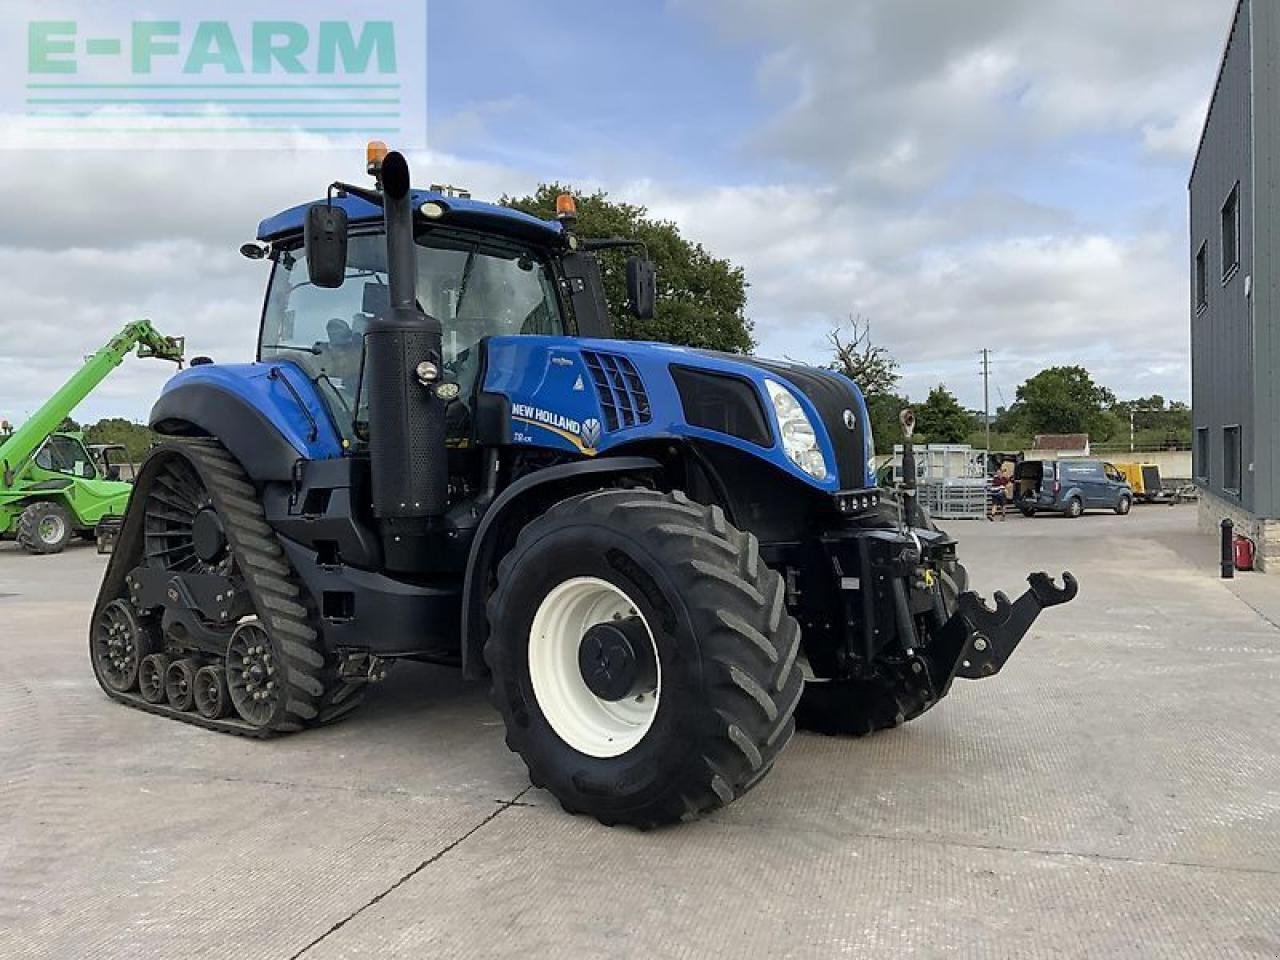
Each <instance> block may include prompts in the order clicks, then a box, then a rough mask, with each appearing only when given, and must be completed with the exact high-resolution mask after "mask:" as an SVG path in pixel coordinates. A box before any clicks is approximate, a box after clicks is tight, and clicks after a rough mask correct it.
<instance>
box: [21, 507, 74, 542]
mask: <svg viewBox="0 0 1280 960" xmlns="http://www.w3.org/2000/svg"><path fill="white" fill-rule="evenodd" d="M71 533H72V530H71V514H69V513H67V510H66V508H65V507H63V506H62V505H61V504H59V503H54V502H52V501H50V500H41V501H39V502H38V503H33V504H31V506H29V507H27V509H25V510H23V511H22V516H20V517H18V537H17V539H18V545H19V546H21V547H22V548H23V549H24V550H26V551H27V553H45V554H47V553H61V552H62V551H63V549H64V548H65V547H66V545H67V541H69V540H70V539H71Z"/></svg>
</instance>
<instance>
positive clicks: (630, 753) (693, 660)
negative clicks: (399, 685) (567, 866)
mask: <svg viewBox="0 0 1280 960" xmlns="http://www.w3.org/2000/svg"><path fill="white" fill-rule="evenodd" d="M489 627H490V630H489V640H488V643H487V644H486V646H485V659H486V661H487V662H488V664H489V667H490V669H491V671H492V673H493V688H492V696H493V700H494V703H495V705H496V706H497V708H498V709H499V711H501V713H502V716H503V720H504V721H505V722H506V727H507V745H508V746H509V747H510V748H511V749H512V750H513V751H515V752H516V753H518V754H519V755H520V756H521V758H523V760H524V762H525V764H526V766H527V767H528V769H529V776H530V779H531V780H532V781H533V783H534V785H535V786H540V787H545V788H547V789H548V790H550V791H551V793H552V794H554V795H555V796H556V798H557V799H559V801H560V803H561V805H562V806H563V807H564V808H565V809H566V810H568V811H569V812H571V813H585V814H590V815H591V816H594V817H595V818H597V819H598V820H600V821H601V822H602V823H605V824H609V825H613V824H629V825H633V826H637V827H642V828H647V827H654V826H658V825H660V824H665V823H671V822H674V821H677V820H682V819H691V818H693V817H696V816H698V815H699V814H701V813H705V812H707V811H710V810H714V809H716V808H717V807H721V806H724V805H725V804H727V803H730V802H731V801H733V800H734V799H735V798H736V797H738V796H740V795H742V794H743V793H744V792H746V791H747V790H749V789H750V788H751V787H752V786H754V785H755V784H756V783H757V782H758V781H759V780H760V779H761V778H762V777H763V776H764V775H765V774H766V773H767V772H768V771H769V769H770V768H771V767H772V765H773V762H774V760H775V759H776V758H777V756H778V754H779V752H780V751H781V750H782V748H783V747H784V746H785V745H786V744H787V742H788V741H789V740H790V738H791V734H792V732H793V731H794V723H793V722H792V713H793V712H794V710H795V706H796V703H797V702H798V701H799V699H800V693H801V689H802V687H803V679H802V676H801V672H800V669H799V666H798V665H797V662H796V658H797V654H798V652H799V647H800V629H799V627H798V626H797V624H796V622H795V621H794V620H793V619H792V618H791V617H790V616H789V615H788V614H787V612H786V607H785V603H784V587H783V583H782V579H781V578H780V577H779V576H778V575H777V574H776V573H774V572H773V571H772V570H770V569H769V568H768V567H767V566H766V565H765V564H764V562H763V561H762V560H761V559H760V556H759V550H758V545H757V543H756V540H755V537H753V536H751V535H750V534H748V533H743V532H742V531H740V530H737V529H735V528H734V527H732V526H730V525H729V524H728V523H727V522H726V520H725V516H724V513H723V512H722V511H721V510H720V509H719V508H718V507H706V506H703V505H701V504H698V503H694V502H692V501H690V500H689V499H688V498H687V497H686V496H685V495H684V494H682V493H679V492H676V493H670V494H667V493H661V492H657V491H651V490H609V491H600V492H596V493H590V494H586V495H584V496H578V497H573V498H570V499H568V500H565V501H563V502H561V503H560V504H557V505H556V506H555V507H553V508H552V509H551V510H549V511H548V512H547V513H545V514H544V515H543V516H541V517H540V518H538V519H537V520H534V521H533V522H532V523H530V524H529V525H528V526H527V527H526V528H525V529H524V530H523V531H521V533H520V537H519V539H518V540H517V542H516V545H515V547H514V548H513V549H512V551H511V552H510V553H509V554H508V555H507V556H506V557H505V558H504V559H503V561H502V563H501V565H500V567H499V570H498V586H497V589H496V590H495V591H494V593H493V596H492V597H491V598H490V601H489Z"/></svg>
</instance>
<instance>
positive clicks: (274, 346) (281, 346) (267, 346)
mask: <svg viewBox="0 0 1280 960" xmlns="http://www.w3.org/2000/svg"><path fill="white" fill-rule="evenodd" d="M262 349H263V350H297V351H298V352H299V353H309V354H311V355H312V356H313V357H318V356H320V355H321V354H322V353H324V351H323V350H321V349H320V348H319V347H300V346H297V345H296V344H292V343H264V344H263V345H262Z"/></svg>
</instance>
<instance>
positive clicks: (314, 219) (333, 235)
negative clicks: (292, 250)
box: [302, 203, 347, 289]
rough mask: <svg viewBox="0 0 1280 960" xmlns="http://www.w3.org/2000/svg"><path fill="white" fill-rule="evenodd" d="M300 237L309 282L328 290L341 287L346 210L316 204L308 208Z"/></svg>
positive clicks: (345, 256)
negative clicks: (304, 251) (304, 247)
mask: <svg viewBox="0 0 1280 960" xmlns="http://www.w3.org/2000/svg"><path fill="white" fill-rule="evenodd" d="M302 237H303V244H304V245H305V246H306V250H307V274H308V276H310V278H311V282H312V283H314V284H315V285H316V286H317V287H327V288H329V289H333V288H335V287H340V286H342V281H343V280H345V279H346V277H347V211H345V210H343V209H342V208H341V207H335V206H331V205H330V204H327V203H317V204H315V205H314V206H312V207H311V208H309V209H308V210H307V218H306V220H305V221H304V222H303V226H302Z"/></svg>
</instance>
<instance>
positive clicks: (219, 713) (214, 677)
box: [195, 665, 231, 720]
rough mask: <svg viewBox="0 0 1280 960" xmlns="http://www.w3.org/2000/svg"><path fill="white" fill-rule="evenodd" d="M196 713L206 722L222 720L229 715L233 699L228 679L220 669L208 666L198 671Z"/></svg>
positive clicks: (196, 679)
mask: <svg viewBox="0 0 1280 960" xmlns="http://www.w3.org/2000/svg"><path fill="white" fill-rule="evenodd" d="M195 698H196V712H197V713H199V714H200V716H202V717H204V718H205V719H206V720H220V719H221V718H223V717H225V716H226V715H227V708H228V707H229V706H230V705H231V699H230V697H229V696H228V694H227V679H226V674H224V673H223V671H222V669H221V668H220V667H215V666H212V665H210V666H206V667H201V668H200V669H199V670H197V671H196V678H195Z"/></svg>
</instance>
